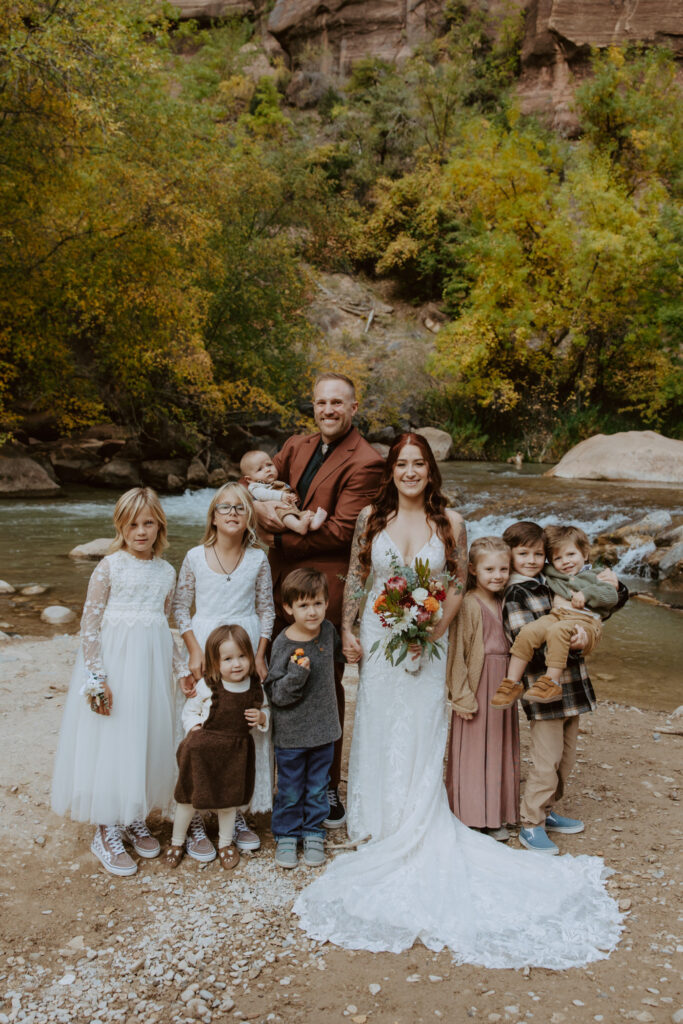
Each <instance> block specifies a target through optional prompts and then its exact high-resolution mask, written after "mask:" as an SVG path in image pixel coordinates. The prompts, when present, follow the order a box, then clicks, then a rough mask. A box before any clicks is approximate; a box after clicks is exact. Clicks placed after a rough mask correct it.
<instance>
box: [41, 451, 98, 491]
mask: <svg viewBox="0 0 683 1024" xmlns="http://www.w3.org/2000/svg"><path fill="white" fill-rule="evenodd" d="M50 462H51V464H52V468H53V469H54V471H55V473H56V475H57V478H58V479H59V480H60V481H61V482H62V483H76V484H77V483H83V481H84V480H89V479H90V478H91V477H92V475H93V474H94V473H96V472H97V470H98V468H99V467H100V465H101V462H100V460H99V459H97V458H89V457H88V456H79V455H62V454H60V453H59V452H53V453H52V454H51V455H50Z"/></svg>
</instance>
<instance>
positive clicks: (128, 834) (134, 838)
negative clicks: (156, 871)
mask: <svg viewBox="0 0 683 1024" xmlns="http://www.w3.org/2000/svg"><path fill="white" fill-rule="evenodd" d="M121 838H122V839H125V840H126V842H128V843H131V844H132V847H133V849H134V850H135V852H136V853H137V855H138V857H144V858H145V859H146V860H151V859H152V858H153V857H158V856H159V854H160V853H161V846H160V845H159V841H158V839H155V838H154V836H153V835H152V833H151V832H150V830H149V829H148V828H147V825H146V823H145V822H144V821H142V819H138V820H137V821H131V823H130V825H126V827H125V828H122V829H121Z"/></svg>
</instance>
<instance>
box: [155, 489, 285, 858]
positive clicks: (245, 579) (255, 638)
mask: <svg viewBox="0 0 683 1024" xmlns="http://www.w3.org/2000/svg"><path fill="white" fill-rule="evenodd" d="M193 603H194V606H195V611H194V615H192V614H191V610H192V605H193ZM173 614H174V615H175V620H176V623H177V624H178V629H179V630H180V633H181V635H182V638H183V640H184V641H185V646H186V647H187V651H188V655H189V668H190V672H191V673H192V675H193V676H194V678H195V679H196V680H199V679H201V678H202V676H203V675H204V668H205V656H204V649H205V646H206V641H207V638H208V636H209V633H211V631H212V630H214V629H216V628H217V627H218V626H225V625H228V624H231V625H239V626H242V627H243V628H244V629H245V630H246V632H247V635H248V636H249V640H250V642H251V645H252V647H253V649H254V652H255V663H256V672H257V675H258V677H259V679H261V680H263V679H265V677H266V675H267V673H268V668H267V665H266V648H267V646H268V642H269V640H270V637H271V633H272V630H273V623H274V621H275V609H274V605H273V584H272V579H271V575H270V566H269V564H268V558H267V557H266V554H265V552H264V551H263V550H262V549H261V548H260V547H259V546H258V543H257V538H256V516H255V514H254V505H253V502H252V499H251V497H250V495H249V492H248V491H247V489H246V488H245V487H243V486H242V485H241V484H238V483H234V484H225V485H224V486H223V487H220V488H219V489H218V490H217V491H216V493H215V494H214V496H213V498H212V500H211V504H210V505H209V509H208V512H207V516H206V529H205V531H204V536H203V537H202V540H201V543H200V544H198V545H197V547H194V548H191V549H190V550H189V551H188V552H187V554H186V555H185V559H184V561H183V564H182V567H181V569H180V574H179V576H178V586H177V587H176V592H175V598H174V601H173ZM254 741H255V746H256V780H255V785H254V793H253V796H252V799H251V803H250V805H249V807H250V810H251V811H252V812H253V813H258V812H262V811H269V810H271V808H272V795H273V769H272V748H271V744H270V737H269V736H268V735H267V734H265V733H263V732H256V731H254ZM235 842H236V845H237V848H238V849H239V850H242V851H244V850H257V849H258V848H259V846H260V845H261V841H260V839H259V837H258V836H257V835H256V833H255V832H253V831H252V830H251V829H249V828H248V827H247V825H246V822H245V820H244V817H243V814H242V813H241V812H239V813H238V815H237V819H236V825H235ZM186 848H187V852H188V854H189V855H190V857H194V859H195V860H200V861H210V860H213V859H214V857H215V856H216V851H215V849H214V847H213V844H212V843H210V842H209V840H208V838H207V836H206V832H205V831H204V825H203V822H202V819H201V816H200V815H199V814H197V815H195V817H194V818H193V819H192V822H191V824H190V831H189V833H188V838H187V844H186Z"/></svg>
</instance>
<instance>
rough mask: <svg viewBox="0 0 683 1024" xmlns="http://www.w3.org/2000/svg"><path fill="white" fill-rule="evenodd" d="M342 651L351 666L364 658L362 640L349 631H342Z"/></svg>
mask: <svg viewBox="0 0 683 1024" xmlns="http://www.w3.org/2000/svg"><path fill="white" fill-rule="evenodd" d="M342 651H343V652H344V657H345V658H346V660H347V661H348V663H349V665H356V664H357V663H358V662H359V661H360V660H361V658H362V657H363V648H362V647H361V645H360V640H359V639H358V637H356V636H354V635H353V633H352V632H351V630H349V629H343V630H342Z"/></svg>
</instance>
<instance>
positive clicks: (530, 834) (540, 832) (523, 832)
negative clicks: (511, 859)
mask: <svg viewBox="0 0 683 1024" xmlns="http://www.w3.org/2000/svg"><path fill="white" fill-rule="evenodd" d="M519 841H520V843H521V844H522V846H526V848H527V850H534V851H535V852H536V853H548V854H550V856H551V857H554V856H555V854H556V853H559V852H560V851H559V849H558V848H557V846H555V843H554V842H553V841H552V839H548V837H547V835H546V834H545V829H544V828H543V827H542V826H541V825H538V826H537V827H536V828H520V830H519Z"/></svg>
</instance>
